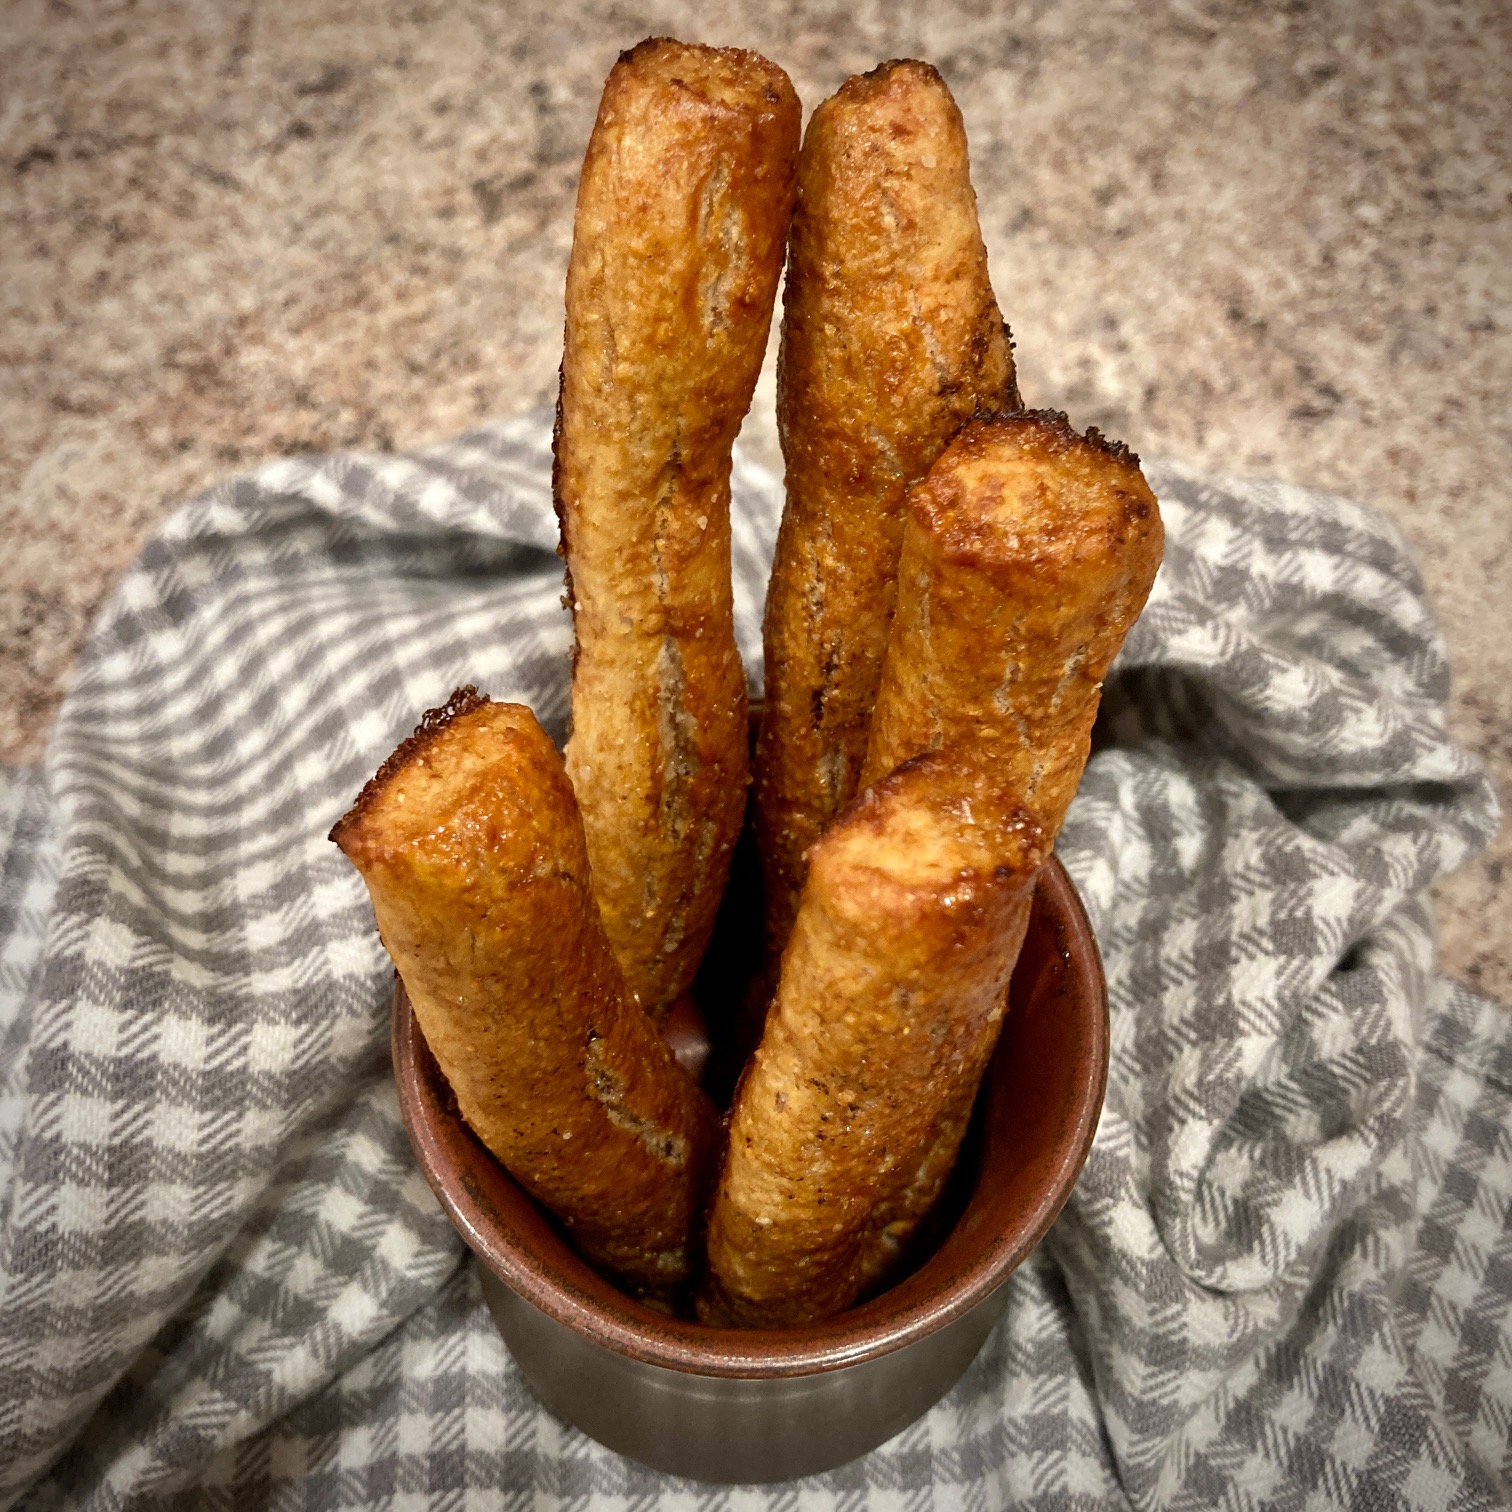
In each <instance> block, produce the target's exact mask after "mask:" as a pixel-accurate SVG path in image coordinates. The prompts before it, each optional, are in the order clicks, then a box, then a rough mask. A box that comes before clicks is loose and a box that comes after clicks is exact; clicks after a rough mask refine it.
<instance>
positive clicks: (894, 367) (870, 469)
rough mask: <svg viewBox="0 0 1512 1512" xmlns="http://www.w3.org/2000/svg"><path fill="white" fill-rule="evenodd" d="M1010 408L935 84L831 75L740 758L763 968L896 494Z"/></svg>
mask: <svg viewBox="0 0 1512 1512" xmlns="http://www.w3.org/2000/svg"><path fill="white" fill-rule="evenodd" d="M1018 403H1019V400H1018V391H1017V388H1016V387H1015V383H1014V369H1013V356H1012V352H1011V345H1010V341H1009V337H1008V330H1007V327H1006V326H1005V325H1004V324H1003V319H1002V316H1001V315H1000V314H999V313H998V307H997V304H996V302H995V300H994V299H993V296H992V286H991V284H990V283H989V282H988V278H987V254H986V249H985V248H984V247H983V245H982V236H981V231H980V229H979V227H978V224H977V213H976V197H975V195H974V194H973V193H972V189H971V179H970V174H969V168H968V162H967V152H966V132H965V128H964V126H963V125H962V122H961V113H960V111H959V110H957V108H956V104H955V101H954V100H953V99H952V98H951V95H950V91H949V89H947V88H946V85H945V81H944V80H943V79H942V78H941V77H940V75H939V74H938V73H937V72H936V71H935V70H934V69H933V68H931V67H930V66H929V65H928V64H926V63H914V62H900V63H886V64H883V65H882V67H880V68H878V69H876V70H875V71H873V72H872V73H869V74H866V75H864V76H860V77H857V78H852V79H849V80H847V81H846V83H845V84H844V85H843V86H842V87H841V89H840V91H839V92H838V93H837V94H835V95H834V96H833V97H832V98H830V99H828V100H826V101H825V102H824V103H823V104H822V105H820V106H819V108H818V109H817V110H816V111H815V112H814V115H813V119H812V120H811V121H810V122H809V127H808V131H807V133H806V135H805V137H804V143H803V153H802V156H801V158H800V160H799V167H798V205H797V209H796V211H795V214H794V218H793V233H792V249H791V252H790V254H789V261H788V275H787V287H786V292H785V294H784V315H783V326H782V348H781V358H780V362H779V368H778V396H777V405H778V425H779V428H780V431H781V436H782V449H783V456H784V458H785V460H786V464H787V505H786V509H785V511H784V514H783V519H782V527H781V531H780V534H779V536H778V540H777V554H776V561H775V563H774V565H773V568H772V577H771V583H770V586H769V588H768V590H767V608H766V626H765V644H766V712H765V715H764V718H763V722H762V727H761V735H760V742H759V745H758V748H757V753H756V825H757V838H758V846H759V848H760V852H761V859H762V882H763V889H764V897H765V904H764V909H765V917H766V923H765V935H766V943H767V951H768V956H769V959H770V960H772V961H775V958H776V957H777V956H778V955H779V954H780V953H781V950H782V946H783V943H784V942H785V940H786V938H787V933H788V930H789V929H790V928H791V927H792V921H793V915H794V913H795V911H796V909H797V907H798V896H799V893H800V892H801V890H802V887H803V877H804V854H805V852H806V851H807V850H808V848H809V846H811V845H812V844H813V843H814V841H815V840H817V839H818V837H819V836H820V835H821V834H822V833H823V831H824V828H825V826H826V825H828V824H829V822H830V821H831V820H832V819H833V818H834V816H835V815H836V814H837V813H839V812H840V810H841V809H842V808H844V807H845V805H846V804H847V803H848V802H849V801H850V799H851V798H852V797H853V796H854V794H855V792H856V790H857V785H858V784H857V779H858V778H859V777H860V774H861V763H862V758H863V757H864V756H865V754H866V740H867V726H868V721H869V719H870V716H871V708H872V701H873V699H874V698H875V696H876V692H877V679H878V677H879V675H880V673H881V669H882V656H883V650H884V648H885V645H886V641H887V627H888V622H889V620H890V619H891V616H892V605H893V582H894V575H895V571H896V567H897V560H898V542H899V536H900V533H901V531H902V527H903V512H904V500H905V496H906V494H907V491H908V489H909V487H910V485H912V484H913V483H915V482H916V481H917V480H918V479H920V478H922V477H923V476H924V474H925V473H926V472H927V471H928V470H929V468H930V465H931V464H932V463H933V462H934V460H935V458H936V457H937V456H938V455H939V454H940V452H941V450H942V449H943V448H944V446H945V444H946V442H948V441H949V439H950V438H951V436H952V435H954V434H955V432H956V431H957V430H958V429H959V428H960V427H961V425H962V424H963V423H964V422H965V421H967V420H969V419H970V418H971V417H972V415H973V414H975V413H977V412H978V411H979V410H986V411H994V410H1001V409H1011V408H1016V407H1017V405H1018Z"/></svg>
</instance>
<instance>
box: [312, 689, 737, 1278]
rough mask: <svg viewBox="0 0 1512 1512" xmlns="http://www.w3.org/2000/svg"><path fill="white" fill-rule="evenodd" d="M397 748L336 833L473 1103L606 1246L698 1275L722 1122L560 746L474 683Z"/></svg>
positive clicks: (596, 1245)
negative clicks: (668, 1039)
mask: <svg viewBox="0 0 1512 1512" xmlns="http://www.w3.org/2000/svg"><path fill="white" fill-rule="evenodd" d="M453 704H455V712H454V713H453V714H452V715H451V716H450V717H446V710H437V711H433V714H434V715H436V716H437V717H435V718H430V719H428V720H427V722H426V724H425V725H423V726H422V728H421V731H420V732H419V735H418V736H417V737H412V738H411V739H410V740H408V741H406V742H405V743H404V745H403V746H401V747H400V749H399V750H398V751H397V752H395V754H394V756H393V757H391V758H390V759H389V761H387V762H385V763H384V767H383V771H382V774H381V777H382V780H381V781H375V783H373V784H370V785H369V787H370V792H369V795H368V797H367V801H366V802H365V803H364V804H363V805H362V806H361V811H360V812H358V811H356V810H354V812H353V814H352V815H351V816H349V819H348V820H347V821H344V822H343V825H342V827H341V833H340V836H339V841H338V843H339V844H340V845H341V847H342V849H343V851H344V852H345V853H346V855H347V856H348V857H349V858H350V859H351V861H352V863H353V864H354V865H355V866H356V867H357V869H358V870H359V872H360V873H361V874H362V877H363V880H364V882H365V883H366V884H367V887H368V892H369V895H370V897H371V898H372V902H373V911H374V914H375V915H376V917H377V920H378V926H379V933H380V935H381V937H382V939H383V942H384V945H385V946H386V947H387V949H388V951H389V954H390V955H391V956H392V958H393V960H394V964H395V966H396V967H397V968H398V971H399V974H400V976H401V977H402V978H403V980H404V984H405V988H406V990H407V991H408V994H409V997H410V1001H411V1004H412V1005H413V1009H414V1013H415V1016H416V1019H417V1021H418V1022H419V1024H420V1027H421V1030H422V1031H423V1033H424V1035H425V1039H426V1042H427V1044H428V1045H429V1046H430V1049H431V1052H432V1054H433V1055H434V1056H435V1058H436V1061H437V1064H438V1065H439V1066H440V1067H441V1070H442V1072H443V1073H444V1074H445V1076H446V1078H447V1080H448V1082H449V1083H450V1084H451V1087H452V1090H453V1091H454V1093H455V1094H456V1097H457V1104H458V1108H459V1109H460V1111H461V1113H462V1116H463V1118H464V1119H465V1120H466V1121H467V1123H468V1124H469V1126H470V1127H471V1128H472V1129H473V1130H474V1132H475V1133H476V1134H477V1135H478V1137H479V1138H480V1139H481V1140H482V1141H483V1143H484V1144H485V1145H487V1147H488V1148H489V1149H490V1150H491V1151H492V1152H493V1153H494V1154H495V1155H496V1156H497V1157H498V1159H499V1160H500V1161H501V1162H502V1163H503V1165H504V1166H505V1167H506V1168H507V1169H508V1170H509V1171H510V1172H511V1174H512V1175H513V1176H514V1177H515V1179H516V1180H517V1181H519V1183H520V1184H521V1186H523V1187H524V1188H525V1190H526V1191H528V1192H529V1193H530V1194H531V1195H532V1196H533V1197H535V1198H536V1199H537V1200H538V1201H540V1202H541V1203H542V1204H544V1205H545V1206H546V1207H548V1208H550V1209H551V1210H552V1211H553V1212H554V1213H556V1214H557V1216H558V1217H559V1218H560V1219H561V1220H562V1222H563V1223H564V1224H565V1225H566V1226H567V1228H568V1230H569V1232H570V1233H571V1234H572V1236H573V1238H574V1240H575V1241H576V1243H577V1245H578V1247H579V1248H580V1249H581V1250H582V1252H583V1253H584V1254H585V1256H587V1258H588V1259H590V1260H592V1261H593V1262H594V1263H596V1264H598V1265H600V1266H602V1267H603V1268H604V1269H605V1270H608V1271H610V1272H612V1273H614V1274H615V1275H616V1276H618V1277H619V1278H621V1279H622V1280H623V1282H624V1283H625V1284H626V1285H628V1286H629V1287H630V1288H631V1289H632V1290H637V1291H644V1292H647V1293H654V1294H657V1295H662V1296H665V1295H667V1294H669V1293H671V1292H672V1291H675V1289H676V1288H677V1287H678V1286H680V1285H681V1284H682V1283H683V1282H684V1281H685V1280H686V1278H687V1276H688V1274H689V1271H690V1267H691V1262H692V1254H691V1245H692V1243H693V1241H694V1239H695V1237H696V1233H697V1229H698V1226H699V1218H700V1215H701V1210H702V1206H703V1201H704V1197H705V1194H706V1192H707V1190H708V1184H709V1180H710V1178H711V1176H712V1174H713V1165H714V1160H715V1158H716V1150H717V1143H718V1138H719V1121H718V1115H717V1114H716V1113H715V1111H714V1108H713V1106H712V1105H711V1104H710V1103H709V1100H708V1099H707V1098H706V1097H705V1096H704V1095H703V1093H702V1092H700V1091H699V1090H698V1088H697V1087H695V1086H694V1085H693V1083H692V1082H691V1081H690V1080H689V1079H688V1077H687V1076H686V1075H685V1074H684V1073H683V1072H682V1071H681V1069H680V1068H679V1067H678V1066H677V1064H676V1063H675V1061H674V1060H673V1058H672V1053H671V1051H670V1050H669V1048H668V1046H667V1045H666V1043H665V1041H664V1040H663V1039H662V1038H661V1036H660V1035H659V1034H658V1033H657V1032H656V1029H655V1028H654V1026H653V1025H652V1023H651V1021H650V1020H649V1019H648V1018H647V1017H646V1016H645V1015H644V1014H643V1013H641V1012H639V1011H638V1010H637V1009H634V1008H633V1007H631V1005H630V1004H628V1003H627V1002H626V1000H625V994H624V983H623V978H622V977H621V975H620V972H619V968H618V967H617V965H616V964H615V961H614V957H613V954H612V952H611V950H610V948H609V942H608V940H607V939H606V938H605V936H604V932H603V928H602V925H601V924H600V922H599V919H598V913H597V909H596V906H595V904H594V901H593V895H592V891H591V888H590V883H589V871H588V857H587V851H586V848H585V846H584V842H583V831H582V825H581V822H580V820H579V818H578V814H577V808H576V803H575V800H574V798H573V794H572V788H571V785H570V783H569V782H568V781H567V776H566V773H565V771H564V770H563V767H562V761H561V757H560V756H559V755H558V754H557V752H556V750H555V748H554V747H553V746H552V744H551V741H550V739H549V737H548V736H547V735H546V733H545V731H543V730H542V729H541V727H540V725H539V724H538V723H537V722H536V720H535V718H534V716H533V715H532V714H531V712H530V710H529V709H527V708H525V707H523V706H522V705H519V704H508V703H490V702H487V701H485V700H482V699H480V698H478V696H477V695H476V694H475V693H472V692H469V693H468V694H467V696H466V697H463V698H459V699H454V700H453V701H452V704H448V705H447V709H451V708H452V706H453Z"/></svg>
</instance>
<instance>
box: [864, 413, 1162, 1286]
mask: <svg viewBox="0 0 1512 1512" xmlns="http://www.w3.org/2000/svg"><path fill="white" fill-rule="evenodd" d="M1163 541H1164V537H1163V533H1162V530H1161V523H1160V510H1159V506H1158V505H1157V504H1156V501H1155V496H1154V494H1152V493H1151V492H1150V488H1149V485H1148V484H1147V483H1146V482H1145V480H1144V476H1143V474H1142V473H1141V472H1140V470H1139V459H1138V458H1137V457H1136V456H1134V455H1133V454H1132V453H1131V452H1130V451H1128V449H1127V448H1126V447H1123V446H1120V445H1118V444H1117V443H1112V442H1107V441H1104V440H1103V439H1102V438H1101V437H1100V436H1099V435H1098V434H1097V432H1096V431H1089V432H1088V433H1087V435H1086V437H1085V438H1083V437H1081V436H1079V435H1077V433H1076V432H1075V431H1074V430H1072V429H1071V427H1070V426H1069V425H1068V424H1067V423H1066V417H1065V416H1064V415H1059V414H1052V413H1046V412H1037V413H1031V414H1025V415H1013V416H1009V417H1006V418H1003V419H999V420H991V421H983V422H979V423H977V424H974V425H971V426H969V427H967V429H966V430H964V431H963V432H962V433H961V434H960V436H958V437H957V438H956V440H955V441H953V442H952V443H951V445H950V447H949V448H948V450H947V451H946V452H945V454H944V455H943V456H942V457H941V458H940V460H939V461H938V462H936V463H935V465H934V467H933V469H932V470H931V471H930V474H929V476H928V478H927V479H926V480H925V481H924V482H923V483H921V484H920V485H919V486H918V488H916V489H915V490H914V492H913V495H912V497H911V498H910V501H909V518H908V523H907V525H906V526H905V528H904V532H903V548H902V552H901V555H900V558H899V563H898V605H897V613H896V615H895V616H894V618H893V623H892V630H891V633H890V636H889V639H888V644H887V659H886V661H885V663H884V665H883V671H882V685H881V688H880V689H879V690H878V694H877V703H876V708H875V709H874V710H873V714H872V726H871V740H870V745H869V748H868V750H867V757H866V769H865V775H864V777H863V779H862V780H863V781H865V782H873V781H875V780H877V778H879V777H880V776H882V775H883V774H884V773H886V772H889V771H891V770H892V768H893V767H895V766H896V765H897V764H898V762H900V761H903V760H905V759H906V758H908V757H910V756H913V755H915V754H917V753H918V752H919V751H924V750H929V749H931V748H933V747H936V746H941V745H944V746H946V747H954V746H956V745H957V744H958V743H961V742H974V743H976V744H978V745H979V746H981V747H985V748H986V749H987V751H988V752H990V754H989V755H988V756H987V757H986V764H987V769H988V770H990V771H992V772H993V773H994V774H995V776H996V778H997V780H998V781H999V782H1001V783H1002V784H1003V787H1004V791H1005V792H1006V793H1007V794H1009V795H1010V796H1011V797H1013V798H1015V799H1017V800H1019V801H1021V802H1023V803H1024V804H1026V805H1027V806H1028V807H1029V808H1030V809H1031V810H1032V811H1033V813H1034V816H1035V818H1036V819H1037V820H1038V821H1039V823H1040V825H1041V826H1042V828H1043V829H1044V832H1045V835H1046V837H1047V839H1048V840H1050V841H1053V840H1054V838H1055V836H1056V835H1057V834H1058V833H1059V832H1060V827H1061V823H1062V821H1063V820H1064V819H1065V817H1066V809H1067V808H1068V806H1069V805H1070V802H1071V799H1072V797H1073V796H1074V794H1075V792H1076V788H1077V784H1078V783H1079V782H1080V781H1081V774H1082V769H1083V767H1084V766H1085V765H1086V761H1087V752H1088V749H1089V746H1090V741H1091V735H1092V722H1093V720H1094V719H1095V718H1096V716H1097V706H1098V702H1099V700H1100V699H1101V696H1102V680H1103V677H1104V675H1105V674H1106V673H1107V670H1108V664H1109V663H1110V662H1111V661H1112V660H1113V658H1114V656H1116V655H1117V653H1118V648H1119V647H1120V646H1121V645H1122V644H1123V640H1124V636H1125V635H1127V634H1128V631H1129V627H1130V626H1131V625H1133V623H1134V621H1135V620H1136V619H1138V618H1139V613H1140V610H1141V609H1143V608H1144V602H1145V599H1146V598H1147V597H1148V596H1149V592H1150V588H1151V585H1152V584H1153V583H1154V581H1155V573H1156V571H1157V570H1158V568H1159V566H1160V556H1161V550H1162V545H1163ZM996 1041H997V1033H996V1029H995V1028H994V1029H993V1030H992V1032H991V1033H990V1034H987V1035H984V1036H983V1038H982V1039H981V1040H980V1041H978V1042H977V1043H976V1044H975V1045H972V1046H967V1047H963V1054H964V1063H965V1064H966V1066H967V1067H968V1070H967V1071H966V1073H965V1074H964V1075H963V1077H962V1081H961V1085H960V1088H959V1091H958V1093H957V1095H956V1097H955V1099H954V1100H953V1101H951V1102H950V1103H948V1104H947V1106H946V1107H945V1108H944V1109H943V1111H942V1112H941V1115H940V1118H939V1120H938V1122H937V1125H936V1128H935V1130H934V1132H933V1134H932V1135H931V1136H930V1138H929V1140H928V1148H927V1151H926V1153H925V1155H924V1157H923V1158H922V1159H921V1160H920V1161H919V1163H918V1165H917V1167H916V1168H915V1169H914V1170H913V1172H912V1173H911V1174H908V1175H907V1176H906V1177H905V1176H903V1175H902V1174H900V1176H899V1178H898V1179H897V1181H896V1184H895V1186H894V1187H893V1189H892V1190H891V1191H890V1192H889V1194H888V1196H887V1197H886V1199H885V1200H884V1201H883V1202H882V1203H880V1204H879V1206H878V1209H877V1214H876V1218H875V1222H874V1225H873V1231H872V1234H871V1235H870V1237H869V1239H868V1241H867V1244H866V1246H865V1249H864V1252H863V1255H862V1259H861V1263H860V1269H861V1272H862V1275H863V1278H864V1280H865V1281H866V1282H867V1283H868V1284H869V1283H870V1282H871V1281H872V1280H874V1279H875V1278H876V1277H877V1276H878V1275H880V1274H882V1273H883V1272H885V1271H886V1270H887V1268H888V1267H889V1266H890V1265H891V1264H892V1262H893V1260H894V1259H895V1258H896V1255H897V1252H898V1244H899V1242H900V1241H901V1239H902V1238H903V1237H906V1235H907V1234H908V1233H911V1232H912V1230H913V1228H914V1226H915V1225H916V1224H917V1222H918V1220H919V1219H920V1217H922V1215H923V1214H925V1213H926V1212H928V1211H929V1209H930V1208H931V1207H932V1206H933V1205H934V1202H935V1199H936V1198H937V1197H938V1196H939V1193H940V1190H941V1188H942V1187H943V1185H944V1182H945V1178H946V1177H947V1176H948V1175H949V1174H950V1169H951V1167H952V1166H953V1165H954V1164H955V1157H956V1152H957V1150H958V1149H959V1147H960V1143H961V1137H962V1135H963V1134H964V1133H965V1131H966V1124H967V1122H968V1120H969V1119H970V1116H971V1105H972V1102H973V1101H974V1100H975V1097H976V1089H977V1084H978V1083H979V1082H980V1080H981V1077H982V1073H983V1071H985V1069H986V1067H987V1062H988V1060H989V1059H990V1058H991V1055H992V1050H993V1046H994V1045H995V1044H996Z"/></svg>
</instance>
